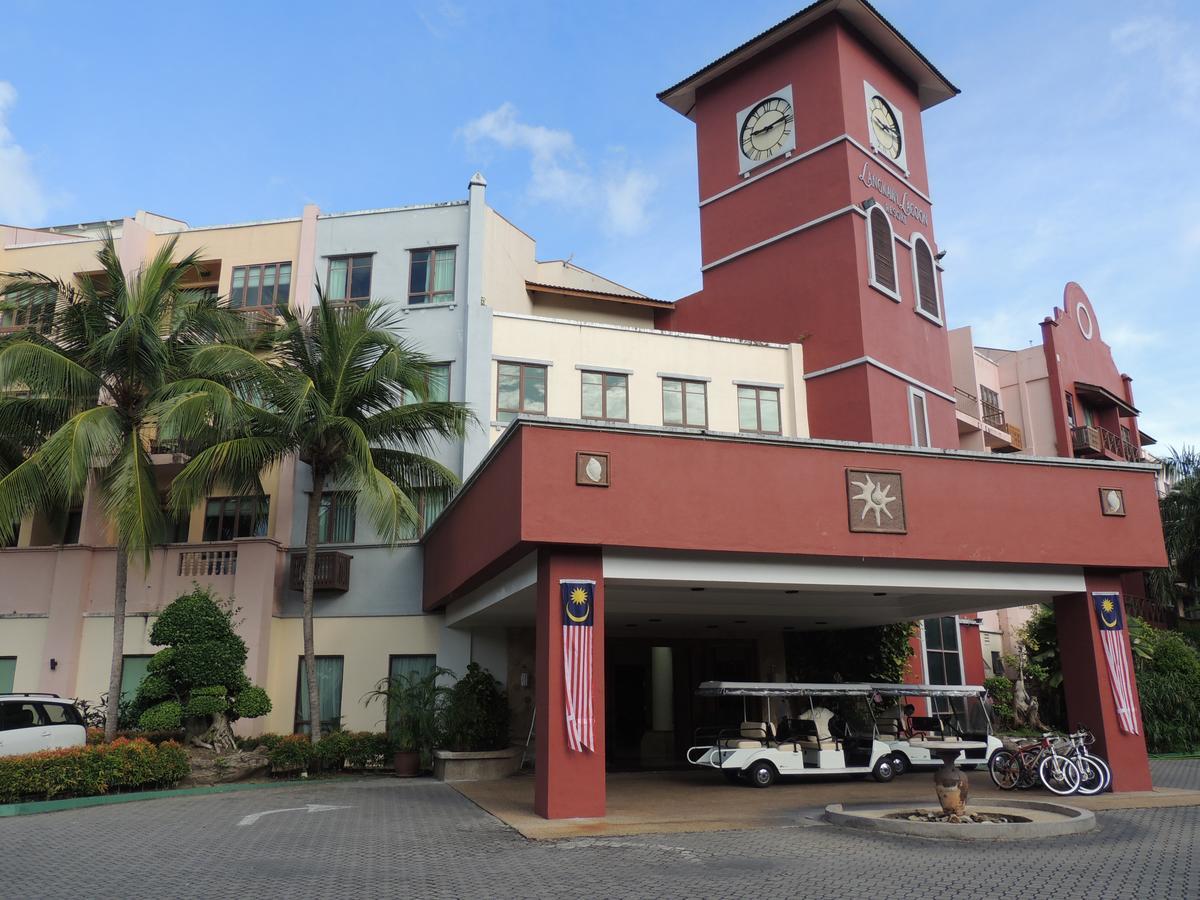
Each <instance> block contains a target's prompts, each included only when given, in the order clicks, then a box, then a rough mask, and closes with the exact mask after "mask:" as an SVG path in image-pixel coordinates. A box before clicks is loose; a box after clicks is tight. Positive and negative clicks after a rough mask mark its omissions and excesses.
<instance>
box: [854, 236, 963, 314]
mask: <svg viewBox="0 0 1200 900" xmlns="http://www.w3.org/2000/svg"><path fill="white" fill-rule="evenodd" d="M918 242H920V243H921V244H924V245H925V251H926V252H927V253H928V254H929V264H930V267H931V270H932V272H933V276H932V277H933V303H934V306H936V307H937V315H934V314H933V313H931V312H930V311H929V310H927V309H924V308H923V307H922V306H921V278H920V275H919V274H918V272H917V243H918ZM892 246H893V248H894V247H895V244H894V243H893V245H892ZM909 246H910V248H911V249H910V251H909V254H908V255H909V256H910V257H911V258H912V276H913V306H914V308H915V309H916V311H917V315H919V316H921V317H922V318H925V319H928V320H929V321H930V322H933V323H934V324H935V325H937V326H938V327H939V328H940V327H942V325H943V322H944V318H945V317H944V315H943V312H942V292H941V290H940V289H939V287H938V277H937V257H936V256H934V255H933V245H932V244H930V243H929V241H928V240H926V238H925V235H923V234H921V232H919V231H914V232H913V233H912V238H911V239H910V241H909ZM874 258H875V257H874V256H872V257H871V259H872V261H873V260H874ZM898 283H899V282H898V281H897V284H898Z"/></svg>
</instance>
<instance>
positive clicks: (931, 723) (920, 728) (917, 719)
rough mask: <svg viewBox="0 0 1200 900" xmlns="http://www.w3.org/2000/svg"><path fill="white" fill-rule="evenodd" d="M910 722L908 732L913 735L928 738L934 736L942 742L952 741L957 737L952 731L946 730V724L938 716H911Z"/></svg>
mask: <svg viewBox="0 0 1200 900" xmlns="http://www.w3.org/2000/svg"><path fill="white" fill-rule="evenodd" d="M911 722H912V726H911V727H910V728H909V731H910V732H911V733H913V734H914V735H915V734H919V733H920V734H925V735H928V736H933V735H936V736H938V737H940V738H942V739H943V740H948V739H949V740H952V739H954V738H956V737H958V735H957V734H955V733H954V732H953V731H952V730H950V729H948V728H946V724H945V723H944V722H943V721H942V720H941V718H940V717H938V716H913V717H912V719H911Z"/></svg>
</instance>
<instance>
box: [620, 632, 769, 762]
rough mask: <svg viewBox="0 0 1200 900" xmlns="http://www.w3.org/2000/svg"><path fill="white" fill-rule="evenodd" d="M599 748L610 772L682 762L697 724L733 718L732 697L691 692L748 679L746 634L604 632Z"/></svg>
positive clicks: (753, 660)
mask: <svg viewBox="0 0 1200 900" xmlns="http://www.w3.org/2000/svg"><path fill="white" fill-rule="evenodd" d="M605 654H606V657H605V669H606V673H607V674H606V684H605V689H604V697H605V722H606V728H605V732H606V743H607V746H606V748H605V751H606V754H607V760H608V768H609V769H610V770H614V771H629V770H638V769H669V768H681V767H684V766H686V765H687V763H686V761H685V760H684V753H685V752H686V751H687V748H688V747H689V746H691V744H692V737H693V734H694V733H695V730H696V729H697V728H698V727H702V726H706V725H717V724H722V723H729V722H736V721H740V717H741V714H742V713H741V709H742V707H741V702H740V701H739V700H737V699H736V698H722V699H716V698H711V697H697V696H696V688H697V687H699V685H700V682H702V681H755V680H757V679H758V678H759V677H760V676H759V663H758V652H757V647H756V642H755V641H754V640H753V639H729V640H721V639H716V640H714V639H700V638H650V637H646V638H642V637H638V638H628V637H624V636H622V637H619V638H612V639H610V640H609V641H607V642H606V646H605Z"/></svg>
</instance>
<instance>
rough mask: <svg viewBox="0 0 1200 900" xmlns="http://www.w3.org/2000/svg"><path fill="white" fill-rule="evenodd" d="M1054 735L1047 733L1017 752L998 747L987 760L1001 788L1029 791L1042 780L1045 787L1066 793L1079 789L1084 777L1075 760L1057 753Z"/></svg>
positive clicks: (1062, 794) (990, 771) (989, 772)
mask: <svg viewBox="0 0 1200 900" xmlns="http://www.w3.org/2000/svg"><path fill="white" fill-rule="evenodd" d="M1054 737H1055V735H1054V734H1053V733H1052V732H1046V733H1044V734H1043V735H1042V738H1041V740H1040V741H1038V742H1037V743H1033V744H1024V745H1019V746H1018V747H1017V749H1016V751H1015V752H1014V751H1012V750H1008V749H1004V750H997V751H996V752H995V753H993V754H992V757H991V759H990V760H988V774H989V775H990V776H991V778H992V782H993V783H994V784H995V785H996V787H998V788H1000V789H1001V790H1006V791H1011V790H1016V789H1018V788H1020V789H1022V790H1026V789H1028V788H1031V787H1033V786H1034V785H1035V784H1037V783H1038V781H1041V783H1042V785H1043V786H1044V787H1045V788H1046V790H1048V791H1050V792H1051V793H1054V794H1058V795H1060V796H1065V795H1067V794H1073V793H1075V792H1076V791H1078V790H1079V785H1080V782H1081V781H1082V776H1081V774H1080V770H1079V766H1078V765H1077V764H1076V762H1075V761H1074V760H1072V759H1070V758H1069V757H1067V756H1064V755H1063V754H1060V753H1059V752H1058V749H1057V747H1056V745H1055V741H1054V740H1052V739H1053V738H1054Z"/></svg>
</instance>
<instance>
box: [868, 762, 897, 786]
mask: <svg viewBox="0 0 1200 900" xmlns="http://www.w3.org/2000/svg"><path fill="white" fill-rule="evenodd" d="M871 775H872V777H873V778H874V779H875V780H876V781H878V782H879V783H880V784H885V783H887V782H889V781H891V780H892V779H893V778H895V777H896V769H895V767H894V766H893V765H892V758H891V757H890V756H885V757H883V759H881V760H879V762H877V763H875V768H874V769H872V770H871Z"/></svg>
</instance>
